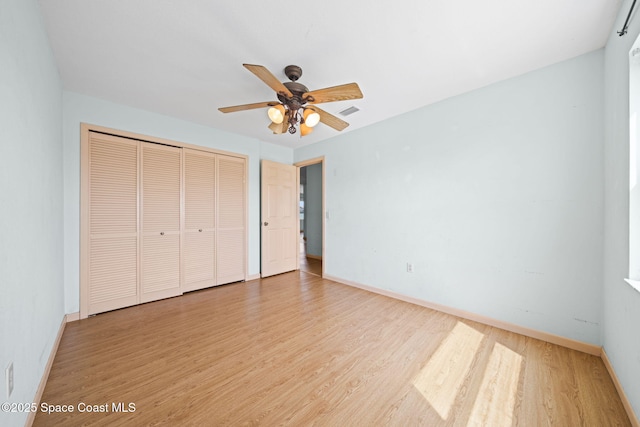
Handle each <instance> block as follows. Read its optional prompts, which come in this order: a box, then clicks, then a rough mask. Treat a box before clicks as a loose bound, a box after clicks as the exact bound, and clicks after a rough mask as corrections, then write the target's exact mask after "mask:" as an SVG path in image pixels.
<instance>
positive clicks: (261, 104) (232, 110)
mask: <svg viewBox="0 0 640 427" xmlns="http://www.w3.org/2000/svg"><path fill="white" fill-rule="evenodd" d="M274 105H278V103H277V102H275V101H267V102H256V103H254V104H243V105H234V106H233V107H222V108H218V110H220V111H222V112H223V113H235V112H236V111H244V110H253V109H255V108H264V107H273V106H274Z"/></svg>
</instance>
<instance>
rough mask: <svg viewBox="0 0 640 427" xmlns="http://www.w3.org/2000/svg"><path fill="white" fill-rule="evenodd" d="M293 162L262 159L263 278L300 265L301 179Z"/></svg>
mask: <svg viewBox="0 0 640 427" xmlns="http://www.w3.org/2000/svg"><path fill="white" fill-rule="evenodd" d="M297 178H298V177H297V168H296V167H295V166H292V165H285V164H282V163H276V162H271V161H268V160H263V161H262V183H261V185H262V209H261V210H262V227H261V228H262V277H267V276H273V275H274V274H280V273H284V272H287V271H292V270H295V269H297V268H298V248H297V244H298V235H297V234H298V191H299V189H298V188H297V187H298V179H297Z"/></svg>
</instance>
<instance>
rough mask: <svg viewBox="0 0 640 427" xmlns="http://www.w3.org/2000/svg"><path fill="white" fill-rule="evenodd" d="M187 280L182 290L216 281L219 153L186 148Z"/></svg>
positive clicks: (196, 287) (200, 286)
mask: <svg viewBox="0 0 640 427" xmlns="http://www.w3.org/2000/svg"><path fill="white" fill-rule="evenodd" d="M184 168H185V171H184V193H185V194H184V200H185V210H184V215H185V230H184V238H185V240H184V283H183V291H184V292H187V291H193V290H196V289H202V288H207V287H210V286H214V285H216V284H217V281H216V269H215V265H216V264H215V257H216V251H215V247H216V244H215V242H216V215H215V212H216V210H215V209H216V156H215V154H212V153H206V152H202V151H197V150H191V149H188V148H185V149H184Z"/></svg>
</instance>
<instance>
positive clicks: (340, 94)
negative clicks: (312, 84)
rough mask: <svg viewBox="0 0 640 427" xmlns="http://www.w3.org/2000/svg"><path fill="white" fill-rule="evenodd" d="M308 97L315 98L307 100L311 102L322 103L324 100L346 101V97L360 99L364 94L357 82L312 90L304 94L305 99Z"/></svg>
mask: <svg viewBox="0 0 640 427" xmlns="http://www.w3.org/2000/svg"><path fill="white" fill-rule="evenodd" d="M307 97H311V98H313V100H311V99H309V100H307V102H308V103H309V104H321V103H323V102H334V101H344V100H345V99H360V98H362V97H363V95H362V92H361V91H360V87H359V86H358V84H357V83H349V84H346V85H340V86H333V87H327V88H324V89H318V90H312V91H311V92H306V93H304V94H303V95H302V98H303V99H306V98H307Z"/></svg>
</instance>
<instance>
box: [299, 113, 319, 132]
mask: <svg viewBox="0 0 640 427" xmlns="http://www.w3.org/2000/svg"><path fill="white" fill-rule="evenodd" d="M303 116H304V124H305V125H307V126H309V127H310V128H312V127H314V126H315V125H317V124H318V123H319V122H320V114H318V113H316V112H315V111H313V110H311V109H309V108H306V109H305V110H304V113H303Z"/></svg>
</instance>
